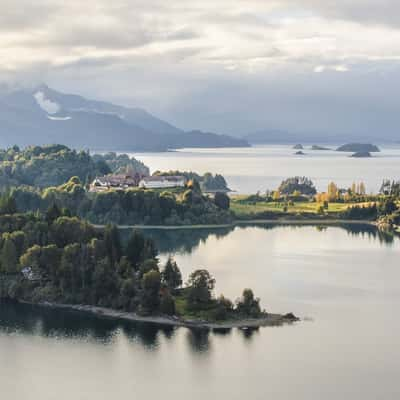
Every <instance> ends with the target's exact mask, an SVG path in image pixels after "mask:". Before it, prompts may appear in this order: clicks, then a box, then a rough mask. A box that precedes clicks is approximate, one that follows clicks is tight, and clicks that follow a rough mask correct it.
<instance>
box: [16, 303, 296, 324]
mask: <svg viewBox="0 0 400 400" xmlns="http://www.w3.org/2000/svg"><path fill="white" fill-rule="evenodd" d="M20 303H23V304H30V305H33V306H38V307H47V308H51V309H62V310H67V311H68V310H69V311H78V312H82V313H88V314H92V315H95V316H97V317H100V318H109V319H115V320H124V321H131V322H143V323H150V324H154V325H168V326H175V327H181V328H189V329H233V328H238V329H256V328H260V327H267V326H281V325H285V324H292V323H294V322H297V321H300V319H299V318H297V317H295V316H293V315H292V314H286V315H283V314H269V313H268V314H266V315H265V316H264V317H261V318H248V319H243V320H229V321H222V322H207V321H197V320H188V319H186V320H185V319H181V318H179V317H169V316H162V315H160V316H157V315H153V316H141V315H138V314H136V313H133V312H126V311H118V310H113V309H111V308H105V307H97V306H90V305H83V304H76V305H75V304H59V303H50V302H42V303H31V302H24V301H20Z"/></svg>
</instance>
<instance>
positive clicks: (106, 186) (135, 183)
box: [89, 173, 186, 192]
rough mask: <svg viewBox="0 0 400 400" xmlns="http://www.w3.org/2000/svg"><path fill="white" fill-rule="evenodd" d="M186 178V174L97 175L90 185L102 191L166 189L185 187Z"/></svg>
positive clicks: (91, 188)
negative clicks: (136, 188)
mask: <svg viewBox="0 0 400 400" xmlns="http://www.w3.org/2000/svg"><path fill="white" fill-rule="evenodd" d="M185 185H186V178H185V177H184V176H180V175H176V176H161V175H154V176H143V175H140V174H138V173H136V174H132V175H113V174H110V175H105V176H102V177H97V178H96V179H95V180H94V181H93V182H92V184H91V185H90V189H89V190H90V191H91V192H102V191H107V190H110V189H115V190H127V189H129V188H132V187H140V188H145V189H166V188H174V187H184V186H185Z"/></svg>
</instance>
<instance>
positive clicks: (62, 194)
mask: <svg viewBox="0 0 400 400" xmlns="http://www.w3.org/2000/svg"><path fill="white" fill-rule="evenodd" d="M12 196H13V198H14V199H15V202H16V204H17V207H18V209H19V210H21V211H24V212H26V211H36V210H39V211H41V212H44V211H45V210H46V209H47V208H48V207H50V206H51V205H52V204H56V205H57V206H58V207H59V208H60V209H62V208H68V209H69V210H71V212H72V213H73V214H74V215H78V216H80V217H82V218H85V219H87V220H89V221H90V222H92V223H96V224H107V223H109V222H112V223H116V224H125V225H134V224H151V225H159V224H167V225H181V224H214V223H225V222H229V221H231V218H232V216H231V213H230V212H229V210H228V209H229V198H228V197H227V196H226V195H225V194H219V195H217V196H216V197H215V200H213V199H211V198H209V197H207V196H204V195H203V194H202V192H201V190H200V188H199V187H198V184H197V183H196V181H191V182H189V184H188V185H187V187H186V188H184V190H182V191H180V192H176V193H172V192H167V191H159V190H148V189H140V188H132V189H130V190H126V191H113V190H110V191H107V192H100V193H88V192H87V191H86V190H85V188H84V185H83V184H82V182H81V181H80V179H79V178H78V177H72V178H71V179H70V180H69V181H68V182H67V183H65V184H63V185H60V186H58V187H50V188H47V189H45V190H38V189H32V188H27V187H19V188H15V189H13V191H12Z"/></svg>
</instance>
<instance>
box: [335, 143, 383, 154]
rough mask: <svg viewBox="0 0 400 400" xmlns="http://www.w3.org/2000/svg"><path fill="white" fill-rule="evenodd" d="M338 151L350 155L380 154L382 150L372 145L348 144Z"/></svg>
mask: <svg viewBox="0 0 400 400" xmlns="http://www.w3.org/2000/svg"><path fill="white" fill-rule="evenodd" d="M336 151H343V152H349V153H360V152H363V153H366V152H369V153H379V152H380V149H379V147H378V146H376V145H374V144H371V143H348V144H344V145H343V146H340V147H338V148H337V149H336Z"/></svg>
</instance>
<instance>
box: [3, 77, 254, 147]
mask: <svg viewBox="0 0 400 400" xmlns="http://www.w3.org/2000/svg"><path fill="white" fill-rule="evenodd" d="M46 143H63V144H66V145H68V146H70V147H74V148H91V149H99V150H100V149H101V150H124V151H146V150H151V151H159V150H167V149H174V148H182V147H238V146H240V147H242V146H246V145H248V143H247V142H245V141H243V140H240V139H234V138H231V137H230V136H226V135H218V134H215V133H203V132H200V131H194V132H188V133H187V132H184V131H182V130H181V129H179V128H177V127H175V126H173V125H171V124H170V123H168V122H166V121H163V120H162V119H159V118H157V117H155V116H154V115H152V114H150V113H149V112H147V111H146V110H143V109H141V108H130V107H124V106H119V105H116V104H113V103H108V102H106V101H98V100H91V99H87V98H85V97H83V96H79V95H75V94H66V93H62V92H60V91H57V90H54V89H52V88H50V87H49V86H47V85H46V84H44V83H43V84H40V85H38V86H36V87H35V88H31V89H25V90H16V91H14V92H9V93H7V95H4V96H0V145H1V146H10V145H14V144H17V145H22V146H24V145H28V144H46Z"/></svg>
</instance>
